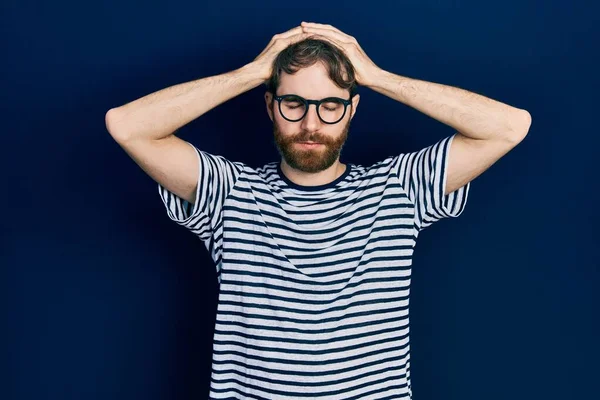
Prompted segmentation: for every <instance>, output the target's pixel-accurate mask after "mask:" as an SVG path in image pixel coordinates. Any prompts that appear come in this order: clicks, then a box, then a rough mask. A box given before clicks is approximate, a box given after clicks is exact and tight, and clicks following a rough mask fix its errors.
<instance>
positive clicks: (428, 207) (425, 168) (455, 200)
mask: <svg viewBox="0 0 600 400" xmlns="http://www.w3.org/2000/svg"><path fill="white" fill-rule="evenodd" d="M455 136H456V134H454V135H452V136H448V137H446V138H443V139H441V140H440V141H438V142H437V143H435V144H433V145H431V146H429V147H426V148H424V149H422V150H419V151H415V152H413V153H404V154H400V155H399V156H398V158H397V162H398V170H397V172H398V178H399V179H400V184H401V185H402V187H403V188H404V189H405V191H406V192H407V194H408V197H409V199H410V201H411V202H412V203H413V205H414V206H415V217H414V223H415V227H416V228H417V229H418V230H419V231H421V230H423V229H425V228H426V227H428V226H430V225H431V224H433V223H434V222H436V221H439V220H441V219H443V218H449V217H458V216H459V215H460V214H461V213H462V212H463V210H464V209H465V206H466V203H467V198H468V194H469V189H470V186H471V183H470V182H469V183H467V184H466V185H464V186H462V187H460V188H459V189H457V190H455V191H454V192H452V193H449V194H447V195H445V194H444V188H445V187H446V179H447V173H448V169H447V168H448V156H449V151H450V145H451V144H452V140H454V137H455Z"/></svg>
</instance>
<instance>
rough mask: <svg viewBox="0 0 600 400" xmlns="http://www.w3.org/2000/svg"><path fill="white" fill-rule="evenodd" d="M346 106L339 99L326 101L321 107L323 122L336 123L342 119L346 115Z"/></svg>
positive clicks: (320, 112)
mask: <svg viewBox="0 0 600 400" xmlns="http://www.w3.org/2000/svg"><path fill="white" fill-rule="evenodd" d="M344 110H345V106H344V103H342V102H341V101H340V100H338V99H329V100H327V101H324V102H323V103H321V105H320V106H319V115H320V116H321V118H323V121H325V122H329V123H334V122H338V121H339V120H340V119H342V116H343V115H344Z"/></svg>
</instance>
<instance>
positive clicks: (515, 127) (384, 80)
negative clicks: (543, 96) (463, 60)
mask: <svg viewBox="0 0 600 400" xmlns="http://www.w3.org/2000/svg"><path fill="white" fill-rule="evenodd" d="M368 87H370V88H371V89H373V90H374V91H376V92H379V93H381V94H384V95H386V96H388V97H391V98H393V99H394V100H397V101H400V102H402V103H404V104H406V105H408V106H410V107H412V108H414V109H416V110H418V111H420V112H422V113H424V114H426V115H428V116H430V117H432V118H434V119H436V120H438V121H440V122H442V123H444V124H446V125H449V126H451V127H452V128H454V129H455V130H457V131H458V132H460V133H462V134H464V135H465V136H468V137H471V138H474V139H492V138H497V137H507V138H514V137H521V136H523V135H525V134H526V133H527V130H528V129H529V124H530V123H531V117H530V115H529V113H528V112H527V111H526V110H523V109H519V108H515V107H512V106H509V105H507V104H504V103H501V102H499V101H496V100H492V99H490V98H487V97H484V96H481V95H479V94H476V93H472V92H468V91H466V90H464V89H460V88H456V87H452V86H446V85H442V84H438V83H433V82H426V81H422V80H418V79H412V78H407V77H403V76H400V75H395V74H393V73H390V72H387V71H384V70H380V71H378V73H377V76H376V77H374V78H373V79H372V80H371V83H370V84H369V86H368Z"/></svg>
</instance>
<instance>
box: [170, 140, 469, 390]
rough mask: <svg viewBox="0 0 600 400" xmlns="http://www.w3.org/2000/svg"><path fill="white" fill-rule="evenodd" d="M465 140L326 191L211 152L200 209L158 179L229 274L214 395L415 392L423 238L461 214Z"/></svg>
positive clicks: (381, 165)
mask: <svg viewBox="0 0 600 400" xmlns="http://www.w3.org/2000/svg"><path fill="white" fill-rule="evenodd" d="M453 138H454V135H453V136H449V137H446V138H443V139H441V140H440V141H438V142H437V143H435V144H434V145H432V146H429V147H427V148H424V149H422V150H420V151H416V152H412V153H402V154H399V155H396V156H391V157H388V158H386V159H385V160H382V161H380V162H377V163H375V164H373V165H371V166H368V167H364V166H361V165H354V164H347V168H346V171H345V172H344V174H343V175H342V176H340V177H339V178H338V179H336V180H335V181H333V182H331V183H330V184H327V185H321V186H316V187H306V186H300V185H297V184H294V183H293V182H291V181H290V180H289V179H288V178H287V177H286V176H285V175H283V173H282V172H281V169H280V167H279V163H278V162H272V163H269V164H266V165H264V166H262V167H260V168H256V169H255V168H251V167H249V166H248V165H246V164H244V163H241V162H232V161H229V160H227V159H225V158H224V157H222V156H216V155H212V154H209V153H207V152H204V151H201V150H199V149H198V148H196V147H195V146H194V145H192V144H191V143H189V144H190V146H192V147H194V149H195V150H196V152H197V154H198V168H199V178H198V188H197V193H196V202H195V204H189V203H188V202H186V201H185V200H183V199H182V198H180V197H178V196H177V195H175V194H174V193H172V192H170V191H168V190H167V189H165V188H164V187H163V186H162V185H160V184H159V185H158V191H159V194H160V196H161V199H162V201H163V203H164V205H165V207H166V209H167V215H168V216H169V218H170V219H172V220H173V221H175V222H176V223H178V224H180V225H182V226H184V227H185V228H187V229H189V230H190V231H191V232H192V233H193V234H195V235H197V236H198V237H199V238H200V239H201V240H202V242H203V243H204V245H205V247H206V248H207V250H208V251H209V252H210V255H211V257H212V259H213V260H214V262H215V266H216V269H217V279H218V283H219V287H220V290H219V298H218V305H217V318H216V325H215V333H214V342H213V354H212V374H211V381H210V393H209V398H210V399H411V398H412V390H411V382H410V345H409V294H410V279H411V267H412V256H413V251H414V248H415V245H416V239H417V237H418V235H419V233H420V232H421V231H422V230H423V229H425V228H426V227H428V226H430V225H431V224H432V223H434V222H436V221H438V220H441V219H443V218H448V217H458V216H459V215H460V214H461V213H462V212H463V210H464V208H465V205H466V202H467V197H468V192H469V188H470V183H468V184H466V185H465V186H463V187H461V188H459V189H458V190H456V191H454V192H453V193H450V194H448V195H444V194H443V193H444V186H445V184H446V170H447V166H448V151H449V149H450V144H451V143H452V140H453Z"/></svg>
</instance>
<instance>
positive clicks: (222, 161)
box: [158, 142, 243, 247]
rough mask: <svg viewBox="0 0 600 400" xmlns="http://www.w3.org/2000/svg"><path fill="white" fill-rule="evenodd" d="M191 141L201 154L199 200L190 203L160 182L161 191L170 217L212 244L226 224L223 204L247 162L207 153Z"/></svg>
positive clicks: (159, 190) (199, 157)
mask: <svg viewBox="0 0 600 400" xmlns="http://www.w3.org/2000/svg"><path fill="white" fill-rule="evenodd" d="M187 143H188V144H189V145H190V146H192V147H193V148H194V149H195V151H196V154H197V155H198V168H199V173H198V185H197V188H196V201H195V203H194V204H191V203H189V202H188V201H186V200H184V199H183V198H181V197H179V196H177V195H176V194H175V193H172V192H171V191H169V190H168V189H166V188H165V187H164V186H162V185H161V184H160V183H159V184H158V192H159V194H160V197H161V199H162V201H163V203H164V205H165V207H166V210H167V215H168V216H169V218H170V219H171V220H173V221H175V222H177V223H178V224H179V225H182V226H184V227H186V228H187V229H189V230H190V231H192V233H194V234H195V235H197V236H198V237H199V238H200V239H202V240H203V241H205V242H206V245H207V247H209V244H212V238H213V237H214V234H215V233H216V231H217V230H218V229H221V227H222V218H223V216H222V209H223V204H224V203H225V199H226V197H227V196H228V195H229V193H230V192H231V189H232V188H233V186H234V184H235V182H236V181H237V178H238V176H239V175H240V173H241V170H242V169H243V164H242V163H239V162H232V161H229V160H227V159H226V158H224V157H222V156H217V155H213V154H210V153H207V152H205V151H202V150H200V149H198V148H197V147H196V146H194V145H193V144H191V143H189V142H187Z"/></svg>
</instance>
